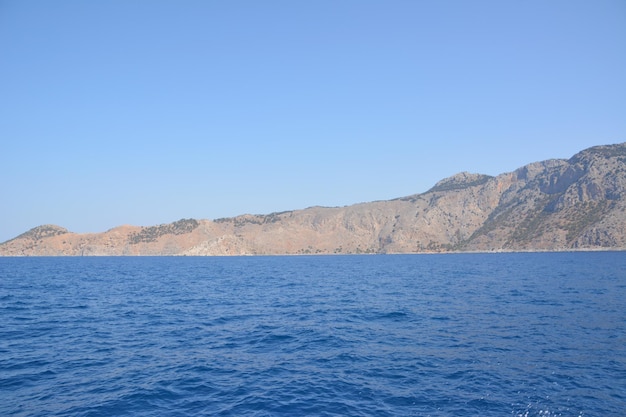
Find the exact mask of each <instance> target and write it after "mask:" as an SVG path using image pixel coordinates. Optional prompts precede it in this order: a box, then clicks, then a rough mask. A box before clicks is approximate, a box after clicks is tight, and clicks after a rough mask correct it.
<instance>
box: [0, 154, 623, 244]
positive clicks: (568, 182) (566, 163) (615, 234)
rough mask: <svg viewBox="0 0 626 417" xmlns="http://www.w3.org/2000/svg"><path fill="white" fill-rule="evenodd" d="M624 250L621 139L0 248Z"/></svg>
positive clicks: (43, 232)
mask: <svg viewBox="0 0 626 417" xmlns="http://www.w3.org/2000/svg"><path fill="white" fill-rule="evenodd" d="M596 249H620V250H624V249H626V143H622V144H617V145H607V146H596V147H593V148H589V149H586V150H584V151H582V152H579V153H578V154H576V155H574V156H573V157H572V158H570V159H569V160H561V159H554V160H548V161H543V162H535V163H531V164H528V165H526V166H524V167H521V168H519V169H517V170H515V171H513V172H509V173H505V174H501V175H498V176H496V177H491V176H488V175H481V174H470V173H460V174H457V175H454V176H452V177H450V178H446V179H444V180H442V181H440V182H438V183H437V184H436V185H435V186H434V187H433V188H431V189H430V190H429V191H427V192H425V193H422V194H415V195H411V196H408V197H403V198H398V199H395V200H389V201H376V202H370V203H361V204H355V205H352V206H348V207H341V208H339V207H311V208H307V209H303V210H294V211H285V212H281V213H271V214H266V215H250V214H246V215H241V216H237V217H232V218H224V219H217V220H213V221H211V220H194V219H182V220H179V221H177V222H174V223H170V224H163V225H158V226H150V227H135V226H120V227H116V228H114V229H111V230H108V231H106V232H103V233H95V234H76V233H72V232H69V231H68V230H66V229H64V228H62V227H59V226H54V225H44V226H39V227H36V228H34V229H32V230H30V231H28V232H26V233H24V234H22V235H20V236H18V237H16V238H14V239H12V240H9V241H7V242H4V243H2V244H0V255H4V256H42V255H46V256H49V255H255V254H309V253H310V254H329V253H418V252H450V251H502V250H506V251H522V250H524V251H525V250H551V251H556V250H596Z"/></svg>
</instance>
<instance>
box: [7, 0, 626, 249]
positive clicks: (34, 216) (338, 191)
mask: <svg viewBox="0 0 626 417" xmlns="http://www.w3.org/2000/svg"><path fill="white" fill-rule="evenodd" d="M625 141H626V2H625V1H624V0H594V1H588V0H584V1H579V0H563V1H559V0H547V1H546V0H524V1H521V0H510V1H509V0H494V1H482V0H473V1H452V0H432V1H429V0H410V1H403V0H391V1H371V0H339V1H337V0H332V1H329V0H315V1H286V0H285V1H275V0H267V1H256V0H254V1H243V0H228V1H225V0H224V1H193V0H182V1H159V0H108V1H99V2H98V1H89V0H82V1H69V0H55V1H47V0H39V1H38V0H26V1H24V0H0V170H1V171H0V172H1V176H0V199H1V200H0V242H2V241H5V240H8V239H11V238H13V237H15V236H17V235H19V234H20V233H23V232H25V231H27V230H29V229H30V228H32V227H35V226H38V225H41V224H57V225H59V226H63V227H66V228H68V229H69V230H70V231H73V232H78V233H86V232H103V231H105V230H108V229H110V228H113V227H115V226H118V225H122V224H132V225H143V226H149V225H156V224H162V223H169V222H172V221H176V220H178V219H181V218H190V217H191V218H196V219H215V218H220V217H231V216H235V215H239V214H244V213H254V214H267V213H270V212H275V211H284V210H292V209H301V208H306V207H310V206H315V205H321V206H344V205H350V204H354V203H359V202H367V201H374V200H386V199H392V198H396V197H402V196H407V195H411V194H415V193H421V192H425V191H427V190H428V189H429V188H430V187H432V186H433V185H434V184H435V183H436V182H437V181H439V180H441V179H443V178H445V177H448V176H450V175H453V174H455V173H457V172H461V171H469V172H477V173H484V174H489V175H497V174H500V173H504V172H510V171H513V170H515V169H516V168H518V167H521V166H523V165H525V164H527V163H530V162H534V161H540V160H545V159H550V158H569V157H571V156H572V155H574V154H575V153H577V152H578V151H580V150H583V149H585V148H588V147H590V146H595V145H602V144H610V143H621V142H625Z"/></svg>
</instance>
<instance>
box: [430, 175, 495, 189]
mask: <svg viewBox="0 0 626 417" xmlns="http://www.w3.org/2000/svg"><path fill="white" fill-rule="evenodd" d="M491 178H493V177H491V176H490V175H485V174H474V173H471V172H459V173H458V174H455V175H452V176H451V177H448V178H444V179H443V180H441V181H439V182H438V183H437V184H435V186H434V187H433V188H431V189H430V190H429V192H435V191H451V190H462V189H465V188H469V187H475V186H478V185H482V184H484V183H486V182H487V181H489V180H490V179H491Z"/></svg>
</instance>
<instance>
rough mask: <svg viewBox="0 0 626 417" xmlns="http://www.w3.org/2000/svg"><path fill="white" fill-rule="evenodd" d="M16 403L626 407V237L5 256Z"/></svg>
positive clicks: (308, 408)
mask: <svg viewBox="0 0 626 417" xmlns="http://www.w3.org/2000/svg"><path fill="white" fill-rule="evenodd" d="M0 415H1V416H498V417H499V416H515V417H529V416H541V417H552V416H574V417H582V416H625V415H626V252H584V253H581V252H572V253H493V254H445V255H354V256H351V255H337V256H268V257H265V256H250V257H59V258H55V257H51V258H47V257H41V258H38V257H34V258H0Z"/></svg>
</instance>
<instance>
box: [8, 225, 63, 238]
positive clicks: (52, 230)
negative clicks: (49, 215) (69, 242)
mask: <svg viewBox="0 0 626 417" xmlns="http://www.w3.org/2000/svg"><path fill="white" fill-rule="evenodd" d="M66 233H70V231H69V230H67V229H66V228H64V227H61V226H57V225H54V224H44V225H41V226H37V227H34V228H32V229H30V230H29V231H27V232H25V233H22V234H21V235H19V236H17V237H16V238H15V239H29V240H33V241H37V240H41V239H44V238H47V237H51V236H57V235H63V234H66ZM15 239H11V240H15Z"/></svg>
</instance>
